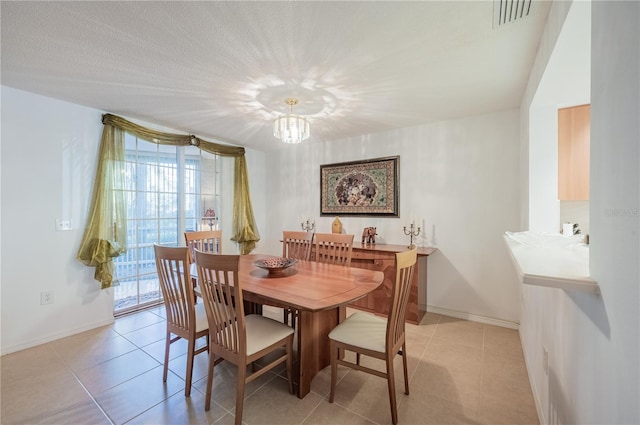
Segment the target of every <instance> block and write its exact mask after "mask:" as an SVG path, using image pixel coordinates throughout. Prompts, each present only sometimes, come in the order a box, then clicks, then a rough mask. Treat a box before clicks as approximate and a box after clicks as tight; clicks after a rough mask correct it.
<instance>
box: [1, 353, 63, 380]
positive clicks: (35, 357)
mask: <svg viewBox="0 0 640 425" xmlns="http://www.w3.org/2000/svg"><path fill="white" fill-rule="evenodd" d="M0 364H1V366H0V370H1V373H2V381H1V383H2V388H8V387H9V386H11V385H12V384H14V383H16V382H18V381H21V380H23V379H26V378H34V377H42V376H44V375H49V374H56V373H60V372H66V371H68V369H69V368H68V367H67V365H66V364H65V363H64V361H63V359H62V358H61V357H60V355H59V354H58V353H57V352H56V350H55V349H54V348H53V347H52V346H51V345H50V344H43V345H39V346H37V347H33V348H29V349H26V350H22V351H18V352H15V353H11V354H7V355H5V356H2V361H1V362H0Z"/></svg>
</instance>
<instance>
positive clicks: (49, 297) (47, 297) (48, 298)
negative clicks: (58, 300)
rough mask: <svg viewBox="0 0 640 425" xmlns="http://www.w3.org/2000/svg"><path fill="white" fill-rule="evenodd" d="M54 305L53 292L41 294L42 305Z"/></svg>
mask: <svg viewBox="0 0 640 425" xmlns="http://www.w3.org/2000/svg"><path fill="white" fill-rule="evenodd" d="M45 304H53V291H42V292H40V305H45Z"/></svg>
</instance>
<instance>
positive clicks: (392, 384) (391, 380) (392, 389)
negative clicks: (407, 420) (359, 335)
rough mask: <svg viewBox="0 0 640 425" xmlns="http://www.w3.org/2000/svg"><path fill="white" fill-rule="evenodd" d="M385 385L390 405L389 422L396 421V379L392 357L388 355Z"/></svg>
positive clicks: (394, 422)
mask: <svg viewBox="0 0 640 425" xmlns="http://www.w3.org/2000/svg"><path fill="white" fill-rule="evenodd" d="M386 363H387V386H388V387H389V404H390V405H391V422H392V423H393V425H396V424H397V423H398V406H397V405H396V381H395V375H394V373H393V357H390V356H388V357H387V360H386Z"/></svg>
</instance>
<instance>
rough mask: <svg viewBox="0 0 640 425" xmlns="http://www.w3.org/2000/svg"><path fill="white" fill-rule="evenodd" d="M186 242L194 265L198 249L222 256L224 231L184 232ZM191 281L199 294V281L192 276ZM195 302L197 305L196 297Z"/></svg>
mask: <svg viewBox="0 0 640 425" xmlns="http://www.w3.org/2000/svg"><path fill="white" fill-rule="evenodd" d="M184 240H185V242H186V243H187V247H189V258H190V261H191V263H192V264H193V262H194V261H195V258H196V257H195V250H196V249H199V250H200V251H204V252H213V253H215V254H222V230H199V231H195V232H184ZM194 274H195V273H194ZM191 281H192V282H193V288H194V289H195V291H196V294H199V293H200V288H198V280H197V278H196V276H191ZM194 300H195V302H196V303H197V302H198V297H197V296H196V298H195V299H194Z"/></svg>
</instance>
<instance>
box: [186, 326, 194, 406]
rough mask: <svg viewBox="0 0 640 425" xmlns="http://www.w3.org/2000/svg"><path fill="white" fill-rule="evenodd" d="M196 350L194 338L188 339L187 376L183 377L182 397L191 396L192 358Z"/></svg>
mask: <svg viewBox="0 0 640 425" xmlns="http://www.w3.org/2000/svg"><path fill="white" fill-rule="evenodd" d="M195 350H196V341H195V338H189V343H188V344H187V376H186V377H185V378H186V379H185V381H186V382H185V385H184V396H185V397H189V396H190V395H191V380H192V379H193V357H194V354H193V353H194V351H195Z"/></svg>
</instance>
